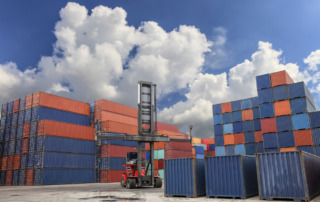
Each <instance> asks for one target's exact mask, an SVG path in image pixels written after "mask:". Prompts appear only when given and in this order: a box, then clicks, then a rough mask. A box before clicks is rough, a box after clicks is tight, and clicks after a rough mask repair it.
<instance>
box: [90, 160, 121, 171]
mask: <svg viewBox="0 0 320 202" xmlns="http://www.w3.org/2000/svg"><path fill="white" fill-rule="evenodd" d="M124 164H126V158H101V165H100V167H99V169H100V170H125V167H123V166H122V165H124ZM93 166H94V164H93Z"/></svg>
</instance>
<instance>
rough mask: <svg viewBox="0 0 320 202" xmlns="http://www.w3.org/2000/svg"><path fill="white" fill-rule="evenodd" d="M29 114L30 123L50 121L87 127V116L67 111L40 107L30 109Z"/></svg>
mask: <svg viewBox="0 0 320 202" xmlns="http://www.w3.org/2000/svg"><path fill="white" fill-rule="evenodd" d="M31 114H32V118H31V121H38V120H45V119H47V120H52V121H59V122H64V123H71V124H76V125H82V126H89V116H87V115H83V114H76V113H72V112H68V111H62V110H58V109H53V108H48V107H42V106H38V107H34V108H32V113H31Z"/></svg>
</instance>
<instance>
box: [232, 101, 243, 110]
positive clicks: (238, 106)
mask: <svg viewBox="0 0 320 202" xmlns="http://www.w3.org/2000/svg"><path fill="white" fill-rule="evenodd" d="M231 109H232V111H233V112H235V111H240V110H241V100H236V101H232V102H231Z"/></svg>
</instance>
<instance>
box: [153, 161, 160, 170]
mask: <svg viewBox="0 0 320 202" xmlns="http://www.w3.org/2000/svg"><path fill="white" fill-rule="evenodd" d="M154 169H156V170H158V169H159V167H158V160H154Z"/></svg>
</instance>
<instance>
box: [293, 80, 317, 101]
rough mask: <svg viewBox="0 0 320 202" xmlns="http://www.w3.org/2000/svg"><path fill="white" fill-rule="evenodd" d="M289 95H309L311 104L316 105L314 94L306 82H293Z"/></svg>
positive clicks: (294, 96) (295, 96)
mask: <svg viewBox="0 0 320 202" xmlns="http://www.w3.org/2000/svg"><path fill="white" fill-rule="evenodd" d="M289 95H290V99H293V98H299V97H307V98H308V99H309V101H310V102H311V104H312V105H313V106H315V102H314V99H313V96H312V94H311V92H310V91H309V89H308V88H307V86H306V85H305V84H304V82H298V83H293V84H290V85H289Z"/></svg>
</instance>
